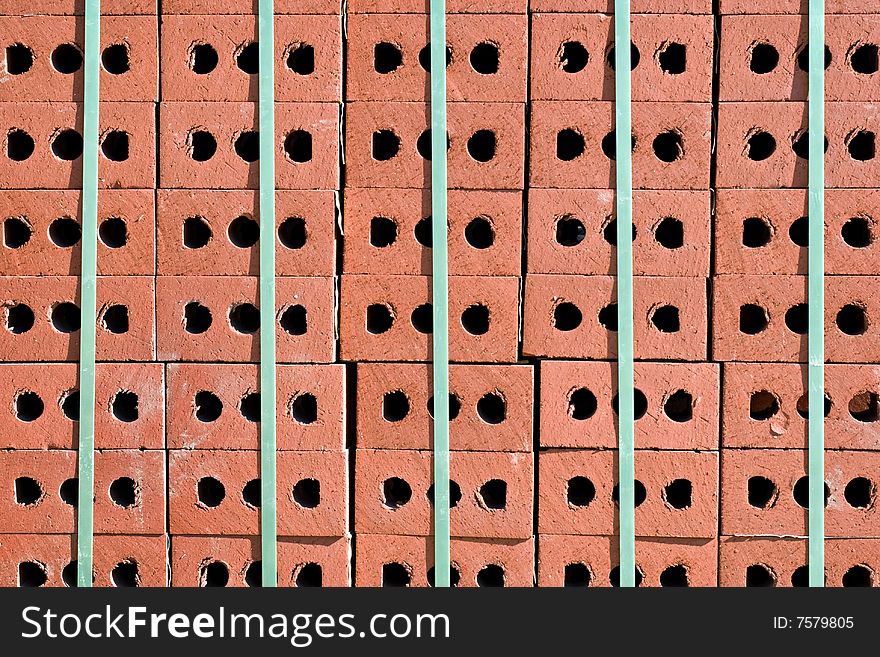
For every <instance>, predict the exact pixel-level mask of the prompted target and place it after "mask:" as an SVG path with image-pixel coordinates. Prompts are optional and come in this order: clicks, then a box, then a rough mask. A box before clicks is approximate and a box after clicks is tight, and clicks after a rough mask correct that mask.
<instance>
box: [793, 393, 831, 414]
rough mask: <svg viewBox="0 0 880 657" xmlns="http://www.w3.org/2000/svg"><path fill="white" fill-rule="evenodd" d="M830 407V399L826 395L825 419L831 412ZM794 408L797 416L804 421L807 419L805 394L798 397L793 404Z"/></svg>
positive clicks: (808, 404)
mask: <svg viewBox="0 0 880 657" xmlns="http://www.w3.org/2000/svg"><path fill="white" fill-rule="evenodd" d="M831 405H832V404H831V398H830V397H829V396H828V395H825V409H824V413H825V417H828V414H829V413H830V412H831ZM795 408H796V409H797V412H798V415H800V416H801V417H802V418H804V419H805V420H806V419H808V418H809V415H810V413H809V411H810V402H809V397H808V396H807V395H806V394H804V395H801V396H800V397H798V400H797V402H796V403H795Z"/></svg>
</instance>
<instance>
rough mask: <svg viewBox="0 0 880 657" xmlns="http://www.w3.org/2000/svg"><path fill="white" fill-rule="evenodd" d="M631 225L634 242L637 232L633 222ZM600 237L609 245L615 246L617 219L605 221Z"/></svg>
mask: <svg viewBox="0 0 880 657" xmlns="http://www.w3.org/2000/svg"><path fill="white" fill-rule="evenodd" d="M631 227H632V241H633V242H635V240H636V234H637V233H636V227H635V224H631ZM602 238H603V239H604V240H605V241H606V242H608V243H609V244H610V245H611V246H614V247H616V246H617V219H611V220H610V221H608V222H606V223H605V227H604V228H603V229H602Z"/></svg>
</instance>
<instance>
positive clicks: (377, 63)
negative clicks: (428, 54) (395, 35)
mask: <svg viewBox="0 0 880 657" xmlns="http://www.w3.org/2000/svg"><path fill="white" fill-rule="evenodd" d="M402 65H403V52H401V50H400V46H398V45H397V44H396V43H385V42H383V43H377V44H376V45H375V46H373V69H374V70H375V71H376V73H380V74H382V75H387V74H388V73H393V72H394V71H396V70H397V69H398V68H400V67H401V66H402Z"/></svg>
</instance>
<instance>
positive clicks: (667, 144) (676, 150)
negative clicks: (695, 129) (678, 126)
mask: <svg viewBox="0 0 880 657" xmlns="http://www.w3.org/2000/svg"><path fill="white" fill-rule="evenodd" d="M651 148H653V149H654V156H655V157H656V158H657V159H658V160H660V161H661V162H675V161H676V160H680V159H681V158H682V157H683V156H684V144H683V142H682V138H681V133H680V132H678V131H676V130H667V131H666V132H661V133H660V134H659V135H657V136H656V137H654V141H653V142H652V143H651Z"/></svg>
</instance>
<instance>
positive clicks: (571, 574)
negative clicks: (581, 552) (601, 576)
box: [562, 563, 593, 586]
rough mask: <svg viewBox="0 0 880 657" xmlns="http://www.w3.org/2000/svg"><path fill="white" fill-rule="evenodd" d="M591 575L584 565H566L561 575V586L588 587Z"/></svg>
mask: <svg viewBox="0 0 880 657" xmlns="http://www.w3.org/2000/svg"><path fill="white" fill-rule="evenodd" d="M592 579H593V575H592V573H591V572H590V569H589V568H587V565H586V564H583V563H567V564H565V569H564V570H563V574H562V585H563V586H589V585H590V582H591V581H592Z"/></svg>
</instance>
